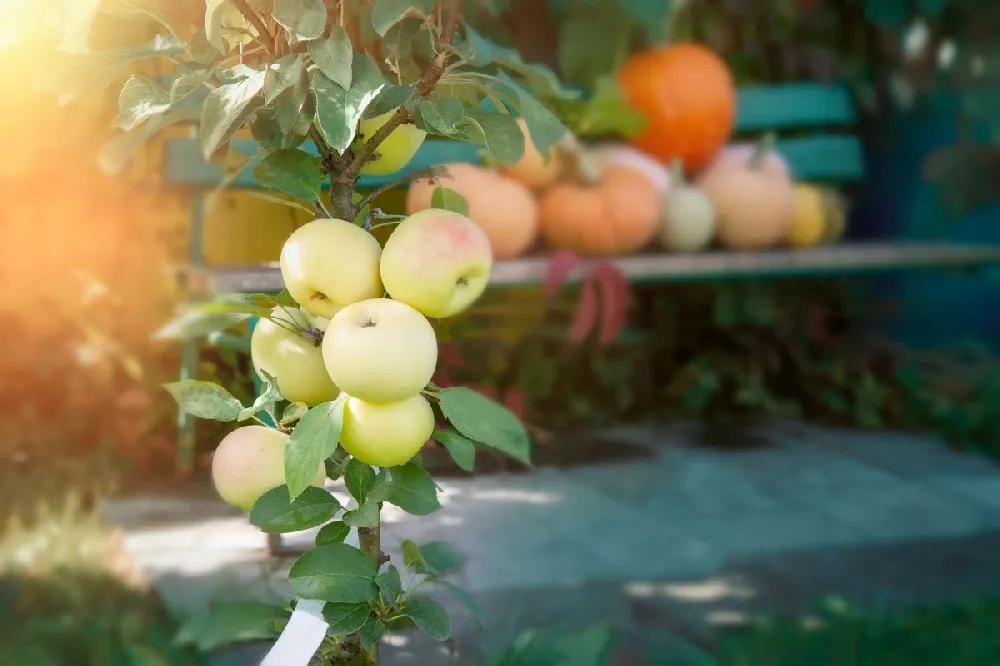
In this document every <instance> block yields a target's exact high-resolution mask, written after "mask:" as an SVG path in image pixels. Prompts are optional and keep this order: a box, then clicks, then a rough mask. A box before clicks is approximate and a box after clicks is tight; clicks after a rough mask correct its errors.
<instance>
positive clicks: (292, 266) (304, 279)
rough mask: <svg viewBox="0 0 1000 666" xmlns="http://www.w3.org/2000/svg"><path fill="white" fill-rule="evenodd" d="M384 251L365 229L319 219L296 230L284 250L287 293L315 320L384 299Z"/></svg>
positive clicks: (339, 221)
mask: <svg viewBox="0 0 1000 666" xmlns="http://www.w3.org/2000/svg"><path fill="white" fill-rule="evenodd" d="M381 253H382V248H381V247H380V246H379V244H378V241H377V240H375V237H374V236H372V235H371V234H370V233H368V232H367V231H365V230H364V229H362V228H361V227H359V226H357V225H354V224H351V223H350V222H345V221H344V220H337V219H324V218H321V219H317V220H313V221H312V222H309V223H307V224H304V225H302V226H301V227H299V228H298V229H296V230H295V231H294V232H292V234H291V235H290V236H289V237H288V240H287V241H285V245H284V246H283V247H282V248H281V258H280V266H281V278H282V280H284V283H285V288H286V289H288V293H289V294H291V296H292V298H294V299H295V300H296V301H297V302H298V303H299V305H301V306H302V307H303V308H304V309H305V310H306V311H307V312H309V313H310V314H313V315H316V316H319V317H325V318H327V319H329V318H331V317H333V315H334V314H335V313H336V312H337V310H339V309H340V308H342V307H344V306H345V305H350V304H351V303H357V302H358V301H363V300H365V299H367V298H375V297H378V296H381V295H382V282H381V280H380V279H379V265H378V260H379V256H380V255H381Z"/></svg>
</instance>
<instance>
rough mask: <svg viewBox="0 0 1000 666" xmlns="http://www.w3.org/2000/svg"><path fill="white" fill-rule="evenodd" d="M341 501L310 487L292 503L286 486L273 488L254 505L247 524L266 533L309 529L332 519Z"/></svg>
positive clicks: (319, 489) (327, 492) (326, 492)
mask: <svg viewBox="0 0 1000 666" xmlns="http://www.w3.org/2000/svg"><path fill="white" fill-rule="evenodd" d="M338 511H340V502H338V501H337V498H336V497H334V496H333V495H331V494H330V493H329V491H326V490H324V489H323V488H316V487H315V486H310V487H308V488H306V489H305V490H304V491H303V492H302V494H301V495H299V496H298V497H296V498H295V499H294V500H291V499H290V498H289V495H288V487H287V486H278V487H277V488H272V489H271V490H269V491H267V492H266V493H264V494H263V495H261V497H260V499H258V500H257V502H256V503H255V504H254V505H253V509H251V510H250V524H252V525H255V526H257V527H259V528H260V530H261V531H262V532H264V533H265V534H283V533H285V532H300V531H302V530H308V529H311V528H313V527H316V526H318V525H322V524H323V523H325V522H326V521H328V520H330V519H331V518H333V517H334V516H335V515H336V513H337V512H338Z"/></svg>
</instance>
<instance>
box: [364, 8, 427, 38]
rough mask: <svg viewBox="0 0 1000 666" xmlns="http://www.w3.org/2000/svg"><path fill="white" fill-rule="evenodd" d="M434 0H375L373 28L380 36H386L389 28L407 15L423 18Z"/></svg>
mask: <svg viewBox="0 0 1000 666" xmlns="http://www.w3.org/2000/svg"><path fill="white" fill-rule="evenodd" d="M433 6H434V0H375V5H374V7H373V8H372V28H374V29H375V32H376V33H378V36H379V37H385V33H387V32H388V31H389V28H391V27H392V26H394V25H396V24H397V23H399V22H400V21H402V20H403V18H404V17H406V16H418V17H420V18H423V17H425V16H427V14H428V13H430V11H431V8H432V7H433Z"/></svg>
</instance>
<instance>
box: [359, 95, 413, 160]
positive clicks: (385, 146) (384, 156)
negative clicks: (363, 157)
mask: <svg viewBox="0 0 1000 666" xmlns="http://www.w3.org/2000/svg"><path fill="white" fill-rule="evenodd" d="M393 113H395V111H394V110H393V111H389V112H388V113H384V114H382V115H381V116H376V117H375V118H368V119H365V120H362V121H361V127H360V128H359V132H358V140H359V141H367V140H368V139H369V138H370V137H371V135H372V134H374V133H375V132H377V131H378V130H379V128H380V127H382V125H385V121H387V120H389V118H390V117H391V116H392V114H393ZM426 137H427V132H425V131H424V130H422V129H419V128H418V127H417V126H416V125H412V124H409V123H408V124H405V125H400V126H399V127H397V128H396V129H394V130H392V132H390V133H389V136H388V137H386V139H385V141H383V142H382V143H380V144H379V147H378V149H377V152H378V155H379V157H378V159H377V160H373V161H371V162H369V163H368V164H366V165H365V166H364V168H362V169H361V173H363V174H364V175H366V176H388V175H389V174H393V173H396V172H397V171H399V170H400V169H402V168H403V167H405V166H406V165H407V164H409V163H410V160H412V159H413V156H414V155H416V154H417V151H418V150H420V146H421V144H423V142H424V139H425V138H426Z"/></svg>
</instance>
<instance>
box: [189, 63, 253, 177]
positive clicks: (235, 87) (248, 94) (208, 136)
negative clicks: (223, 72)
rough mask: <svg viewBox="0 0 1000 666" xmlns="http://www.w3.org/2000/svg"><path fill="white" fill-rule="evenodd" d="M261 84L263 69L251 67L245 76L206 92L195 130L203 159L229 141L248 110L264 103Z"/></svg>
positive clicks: (209, 156) (210, 155) (208, 157)
mask: <svg viewBox="0 0 1000 666" xmlns="http://www.w3.org/2000/svg"><path fill="white" fill-rule="evenodd" d="M263 87H264V72H262V71H253V73H252V74H250V75H248V76H247V77H246V78H243V79H241V80H239V81H236V82H233V83H228V84H224V85H221V86H219V87H218V88H216V89H215V90H213V91H212V92H210V93H209V94H208V99H206V100H205V107H204V109H203V110H202V114H201V125H200V128H199V131H198V135H199V138H200V139H201V151H202V155H204V157H205V159H206V160H207V159H210V158H211V157H212V155H213V154H215V151H216V150H218V149H219V148H220V147H221V146H222V145H224V144H226V143H228V142H229V139H231V138H232V136H233V134H235V133H236V131H237V130H238V129H239V128H240V126H241V125H242V123H243V122H244V121H245V119H246V114H247V112H248V111H249V110H252V109H253V108H254V107H255V106H259V105H260V104H262V103H263V99H262V98H261V97H260V91H261V90H262V89H263Z"/></svg>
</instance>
